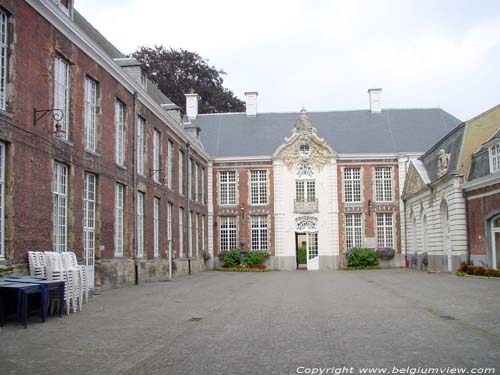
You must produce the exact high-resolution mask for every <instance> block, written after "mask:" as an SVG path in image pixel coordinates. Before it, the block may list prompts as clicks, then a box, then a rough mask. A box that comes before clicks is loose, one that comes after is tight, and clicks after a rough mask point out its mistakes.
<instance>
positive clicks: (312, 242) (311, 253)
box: [307, 233, 318, 260]
mask: <svg viewBox="0 0 500 375" xmlns="http://www.w3.org/2000/svg"><path fill="white" fill-rule="evenodd" d="M307 247H308V249H307V250H308V251H307V258H308V259H309V260H311V259H314V258H316V257H317V256H318V233H308V234H307Z"/></svg>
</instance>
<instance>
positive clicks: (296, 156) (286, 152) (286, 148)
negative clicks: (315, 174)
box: [274, 109, 335, 170]
mask: <svg viewBox="0 0 500 375" xmlns="http://www.w3.org/2000/svg"><path fill="white" fill-rule="evenodd" d="M305 145H307V146H308V152H304V149H305V147H304V146H305ZM301 148H302V150H301ZM334 156H335V152H334V151H333V150H332V149H331V148H330V146H328V145H327V144H326V142H325V141H324V140H323V139H322V138H319V137H318V135H317V134H316V128H315V127H314V124H313V122H312V120H311V119H310V118H309V117H308V116H307V112H306V111H305V109H302V111H301V113H300V116H299V118H298V119H297V121H296V122H295V126H294V128H293V132H292V135H291V136H290V137H288V138H285V142H284V144H283V145H281V146H280V147H279V148H278V150H277V151H276V152H275V154H274V158H275V159H280V160H282V161H283V163H284V164H285V165H286V167H287V168H288V169H292V168H293V167H294V166H295V165H298V164H302V163H306V162H308V163H311V164H313V165H314V166H315V167H316V168H317V169H318V170H321V169H322V168H323V166H324V165H325V164H327V163H328V162H329V161H330V160H331V159H332V158H333V157H334Z"/></svg>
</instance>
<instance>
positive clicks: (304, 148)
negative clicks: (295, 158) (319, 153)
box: [299, 143, 310, 156]
mask: <svg viewBox="0 0 500 375" xmlns="http://www.w3.org/2000/svg"><path fill="white" fill-rule="evenodd" d="M309 152H310V149H309V145H308V144H307V143H304V144H302V145H300V146H299V154H300V156H309Z"/></svg>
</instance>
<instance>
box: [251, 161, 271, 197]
mask: <svg viewBox="0 0 500 375" xmlns="http://www.w3.org/2000/svg"><path fill="white" fill-rule="evenodd" d="M250 204H267V170H265V169H263V170H252V171H250Z"/></svg>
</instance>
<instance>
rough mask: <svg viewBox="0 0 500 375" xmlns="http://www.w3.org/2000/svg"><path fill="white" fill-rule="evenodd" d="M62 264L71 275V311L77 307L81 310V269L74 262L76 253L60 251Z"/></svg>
mask: <svg viewBox="0 0 500 375" xmlns="http://www.w3.org/2000/svg"><path fill="white" fill-rule="evenodd" d="M61 257H62V261H63V266H64V269H65V270H66V272H68V274H70V275H71V278H72V279H73V293H72V294H73V298H72V307H73V312H75V311H76V310H77V309H78V310H80V311H81V310H82V301H83V285H82V278H81V269H80V266H79V265H78V263H77V262H76V255H75V253H72V252H66V253H61Z"/></svg>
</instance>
